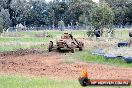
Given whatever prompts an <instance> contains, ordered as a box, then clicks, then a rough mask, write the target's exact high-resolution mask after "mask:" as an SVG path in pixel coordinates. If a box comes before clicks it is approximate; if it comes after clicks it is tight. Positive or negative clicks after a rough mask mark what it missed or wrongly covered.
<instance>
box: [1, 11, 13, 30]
mask: <svg viewBox="0 0 132 88" xmlns="http://www.w3.org/2000/svg"><path fill="white" fill-rule="evenodd" d="M0 18H1V20H2V22H1V26H2V27H3V29H7V28H8V27H9V26H10V25H11V20H10V14H9V11H8V9H2V10H1V12H0Z"/></svg>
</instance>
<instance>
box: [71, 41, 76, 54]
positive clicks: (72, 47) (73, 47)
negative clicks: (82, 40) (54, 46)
mask: <svg viewBox="0 0 132 88" xmlns="http://www.w3.org/2000/svg"><path fill="white" fill-rule="evenodd" d="M71 52H72V53H75V45H74V43H72V44H71Z"/></svg>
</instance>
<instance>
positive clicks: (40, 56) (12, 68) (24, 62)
mask: <svg viewBox="0 0 132 88" xmlns="http://www.w3.org/2000/svg"><path fill="white" fill-rule="evenodd" d="M20 51H21V52H20ZM26 51H27V52H29V53H27V52H25V51H24V50H18V51H16V53H15V54H10V55H5V56H1V57H0V73H1V74H3V73H4V74H19V75H30V76H39V77H43V76H47V77H56V78H63V79H78V77H79V76H81V70H82V68H84V69H86V70H87V71H88V76H89V77H90V78H95V79H119V78H121V79H130V80H132V74H131V73H132V68H124V67H114V66H109V65H102V64H96V63H85V62H77V61H76V62H73V63H65V62H64V55H65V53H58V52H51V53H49V52H47V51H40V50H38V51H37V50H26ZM33 51H34V53H33ZM8 53H9V52H8ZM17 53H18V54H17ZM25 53H26V54H25ZM67 54H68V53H67Z"/></svg>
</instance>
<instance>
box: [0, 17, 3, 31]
mask: <svg viewBox="0 0 132 88" xmlns="http://www.w3.org/2000/svg"><path fill="white" fill-rule="evenodd" d="M3 23H4V22H3V19H2V18H1V17H0V34H1V33H2V32H3Z"/></svg>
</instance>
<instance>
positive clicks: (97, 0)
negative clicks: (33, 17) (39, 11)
mask: <svg viewBox="0 0 132 88" xmlns="http://www.w3.org/2000/svg"><path fill="white" fill-rule="evenodd" d="M45 1H47V2H50V1H52V0H45ZM92 1H94V2H96V3H98V2H99V0H92Z"/></svg>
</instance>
